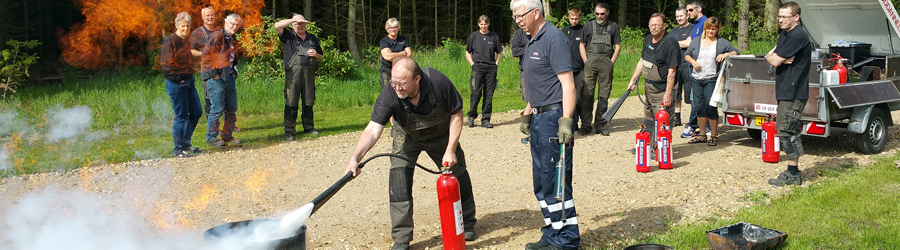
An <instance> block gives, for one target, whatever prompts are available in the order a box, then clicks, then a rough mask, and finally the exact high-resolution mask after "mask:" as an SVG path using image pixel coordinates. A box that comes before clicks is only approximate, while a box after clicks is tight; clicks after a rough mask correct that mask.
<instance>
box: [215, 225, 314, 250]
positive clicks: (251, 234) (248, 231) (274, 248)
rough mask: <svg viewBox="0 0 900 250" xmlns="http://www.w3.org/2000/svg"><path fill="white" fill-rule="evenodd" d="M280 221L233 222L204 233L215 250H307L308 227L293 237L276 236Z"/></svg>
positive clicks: (303, 227)
mask: <svg viewBox="0 0 900 250" xmlns="http://www.w3.org/2000/svg"><path fill="white" fill-rule="evenodd" d="M280 221H281V220H279V219H256V220H245V221H238V222H231V223H226V224H222V225H218V226H215V227H212V228H210V229H208V230H206V231H205V232H203V238H205V239H206V242H207V243H209V244H210V245H212V246H214V247H215V248H213V249H235V250H260V249H266V250H305V249H306V226H302V227H300V228H299V229H298V230H297V232H296V233H294V234H292V235H283V236H275V235H274V234H273V232H275V231H276V229H277V228H278V225H279V222H280Z"/></svg>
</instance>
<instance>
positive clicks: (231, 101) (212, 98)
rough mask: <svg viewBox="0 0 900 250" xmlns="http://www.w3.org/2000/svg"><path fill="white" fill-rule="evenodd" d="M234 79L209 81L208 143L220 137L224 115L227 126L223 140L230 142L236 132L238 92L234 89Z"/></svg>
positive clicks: (207, 83)
mask: <svg viewBox="0 0 900 250" xmlns="http://www.w3.org/2000/svg"><path fill="white" fill-rule="evenodd" d="M234 78H235V77H229V79H228V81H223V80H221V79H209V81H207V82H206V85H207V87H208V88H209V102H210V103H211V104H212V106H210V108H209V109H210V112H209V117H207V118H208V119H207V121H206V141H207V142H208V141H212V140H215V139H216V137H217V136H218V135H219V118H221V117H222V116H223V114H224V116H225V125H224V126H223V127H222V140H225V141H229V140H231V139H232V138H234V137H232V136H231V133H233V132H234V127H235V126H234V123H235V122H236V121H237V117H236V116H235V112H237V90H236V89H235V87H234Z"/></svg>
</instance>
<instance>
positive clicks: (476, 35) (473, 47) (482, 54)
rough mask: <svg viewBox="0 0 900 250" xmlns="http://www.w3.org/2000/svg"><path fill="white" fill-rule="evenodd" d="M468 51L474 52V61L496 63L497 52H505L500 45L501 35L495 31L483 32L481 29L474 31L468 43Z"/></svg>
mask: <svg viewBox="0 0 900 250" xmlns="http://www.w3.org/2000/svg"><path fill="white" fill-rule="evenodd" d="M466 51H468V52H469V53H470V54H472V62H475V63H487V64H494V63H495V62H497V53H500V52H503V47H501V46H500V36H498V35H497V33H494V32H493V31H488V33H487V34H481V31H475V32H472V34H470V35H469V41H468V42H467V43H466Z"/></svg>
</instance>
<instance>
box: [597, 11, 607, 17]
mask: <svg viewBox="0 0 900 250" xmlns="http://www.w3.org/2000/svg"><path fill="white" fill-rule="evenodd" d="M594 15H598V16H605V15H606V12H594Z"/></svg>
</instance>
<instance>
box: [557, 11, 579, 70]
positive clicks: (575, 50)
mask: <svg viewBox="0 0 900 250" xmlns="http://www.w3.org/2000/svg"><path fill="white" fill-rule="evenodd" d="M582 31H584V25H581V24H580V23H579V24H578V25H575V26H571V25H569V26H566V27H565V28H563V29H562V32H563V33H566V36H567V37H569V42H572V69H573V70H575V71H579V70H582V69H584V61H582V60H581V46H580V45H579V44H580V43H581V37H582V34H581V32H582Z"/></svg>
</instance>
